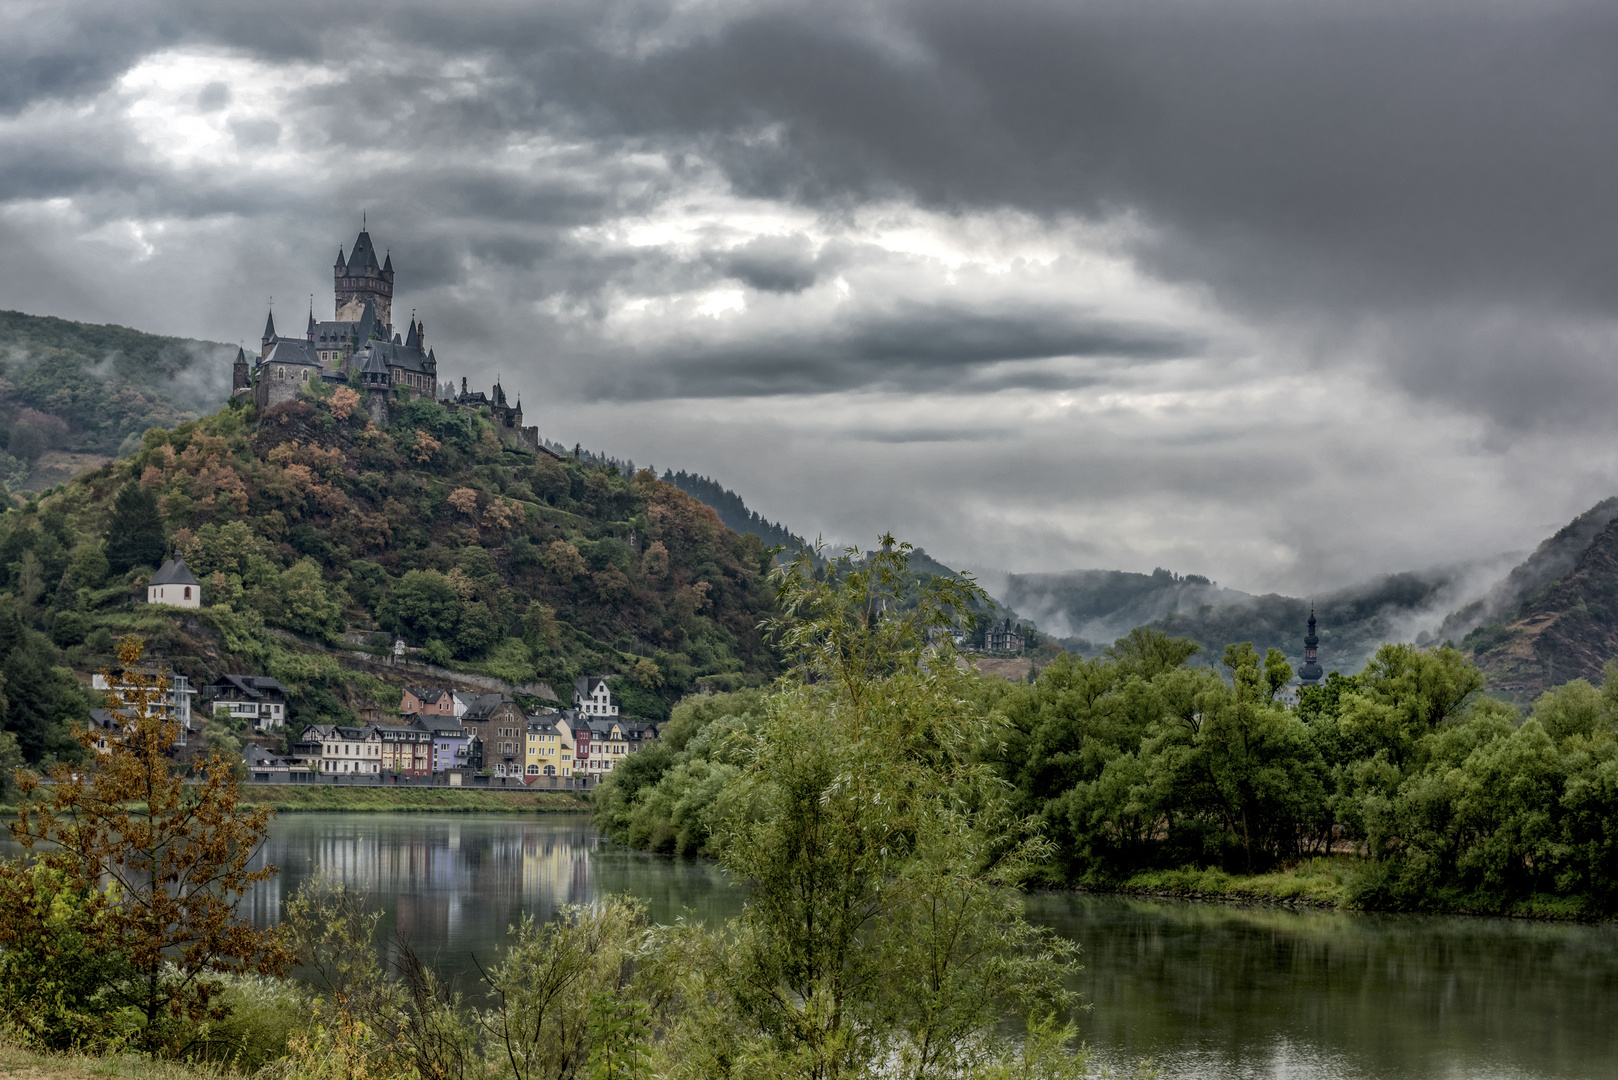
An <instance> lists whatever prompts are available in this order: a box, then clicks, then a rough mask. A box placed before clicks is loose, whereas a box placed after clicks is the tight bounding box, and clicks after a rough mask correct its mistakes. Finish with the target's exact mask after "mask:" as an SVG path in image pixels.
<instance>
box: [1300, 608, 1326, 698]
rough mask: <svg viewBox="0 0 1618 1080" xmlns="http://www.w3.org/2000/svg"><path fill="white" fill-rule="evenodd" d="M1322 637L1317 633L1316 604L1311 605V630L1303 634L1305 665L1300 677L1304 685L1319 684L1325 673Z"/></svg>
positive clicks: (1301, 669)
mask: <svg viewBox="0 0 1618 1080" xmlns="http://www.w3.org/2000/svg"><path fill="white" fill-rule="evenodd" d="M1319 650H1320V638H1319V637H1318V636H1317V635H1316V634H1315V605H1313V604H1310V605H1309V632H1308V633H1307V634H1305V635H1304V636H1303V667H1301V668H1299V669H1298V678H1299V680H1300V681H1301V682H1302V684H1303V685H1304V686H1319V685H1320V677H1321V675H1323V674H1324V672H1323V671H1322V670H1321V667H1320V662H1319V659H1318V657H1319Z"/></svg>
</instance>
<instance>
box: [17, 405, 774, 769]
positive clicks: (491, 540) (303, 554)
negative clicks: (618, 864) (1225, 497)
mask: <svg viewBox="0 0 1618 1080" xmlns="http://www.w3.org/2000/svg"><path fill="white" fill-rule="evenodd" d="M354 398H355V395H354V394H353V391H350V390H347V389H346V388H344V389H339V390H337V391H336V392H335V395H334V396H332V397H330V398H328V399H327V400H316V401H312V402H310V401H305V402H294V403H291V404H288V405H284V406H279V407H277V408H274V409H271V410H269V412H268V413H267V415H265V416H263V417H258V416H255V415H254V414H253V411H252V408H251V406H250V405H249V406H245V407H241V406H238V407H227V408H225V409H223V410H221V411H219V412H217V413H215V414H212V415H209V416H205V417H203V418H201V419H199V420H195V421H188V422H185V423H181V424H179V425H177V426H175V427H173V428H172V429H167V430H163V429H157V430H152V431H148V432H147V433H146V435H145V437H144V439H143V441H142V443H141V445H140V447H139V449H138V450H137V451H136V452H135V453H133V454H130V455H128V456H126V457H123V458H121V459H119V460H117V461H114V462H111V463H109V464H107V465H105V466H103V467H101V468H98V469H95V470H93V471H91V472H89V473H86V474H84V475H83V476H81V477H79V478H78V479H76V480H74V481H72V482H70V483H68V484H66V485H64V486H62V487H61V488H60V489H57V490H55V491H53V492H52V493H51V494H49V495H46V496H45V497H43V498H41V499H39V500H38V501H36V502H30V503H28V504H27V505H26V506H25V507H23V508H21V509H17V510H12V511H10V512H8V513H6V514H4V515H3V516H0V568H3V571H0V572H3V573H4V574H5V575H6V582H5V586H4V591H5V592H6V593H7V594H9V595H6V596H0V648H3V649H4V655H3V656H0V669H3V670H0V676H4V678H5V680H6V681H5V690H6V700H7V703H8V704H7V706H6V712H5V715H4V722H5V725H6V726H7V727H18V728H20V727H23V726H28V725H32V727H33V728H34V729H37V730H34V731H32V733H31V734H29V735H28V739H27V740H25V750H26V752H27V753H28V754H29V755H30V756H31V757H36V758H37V757H39V756H42V755H48V754H49V753H52V752H57V751H60V750H61V740H60V738H59V736H60V734H61V730H60V728H61V725H62V724H63V723H64V722H65V721H67V720H68V719H70V714H72V713H73V712H75V711H76V710H82V709H83V707H84V703H83V701H82V700H81V698H80V697H76V696H75V690H74V687H73V686H72V680H71V679H67V680H65V681H64V680H63V679H62V678H58V677H57V676H55V675H52V674H51V667H52V665H62V666H66V667H70V668H72V669H74V670H76V671H79V672H86V671H90V670H94V669H95V668H97V667H99V666H100V665H102V664H104V663H106V662H107V660H108V659H109V655H110V650H111V645H112V642H113V640H114V639H115V638H116V637H117V636H118V635H121V634H123V633H126V632H130V631H134V632H139V633H141V634H143V635H144V636H146V637H148V638H149V639H150V640H151V643H152V647H153V649H154V650H155V652H156V653H157V655H159V656H160V657H161V658H163V659H164V660H166V661H169V662H172V663H173V664H174V665H175V666H176V667H177V668H178V670H179V671H180V672H181V673H183V674H186V675H188V676H190V677H191V679H192V681H193V683H194V684H197V685H200V684H202V683H205V682H207V681H209V680H211V679H212V678H214V677H215V676H217V675H219V674H221V673H223V672H226V671H230V672H238V673H240V672H257V673H266V674H270V675H273V676H275V677H276V678H278V679H280V680H281V681H282V682H284V683H288V684H289V685H290V686H292V687H293V689H294V694H295V701H294V704H295V707H296V709H297V713H298V715H297V719H298V720H299V721H301V722H310V721H313V720H315V719H345V718H348V717H351V716H352V715H353V712H354V710H355V709H356V708H358V707H360V706H363V705H367V704H376V705H381V706H383V707H388V706H392V705H396V704H397V697H396V696H394V698H393V700H392V701H389V700H387V696H388V695H389V694H390V693H393V691H392V690H389V689H386V688H383V687H379V686H378V685H377V684H376V683H375V680H374V679H373V680H371V681H369V682H367V681H366V679H364V678H362V677H360V676H358V675H356V674H355V673H354V672H351V671H348V670H345V669H344V662H341V661H339V660H338V659H337V657H338V656H339V655H340V654H339V653H338V652H336V651H334V650H335V649H336V648H337V647H341V648H355V647H358V648H360V649H362V650H363V649H366V648H369V649H372V650H373V651H375V652H376V653H378V654H383V653H385V652H386V648H385V646H386V643H388V642H389V641H391V639H392V637H393V635H399V636H402V637H403V638H404V640H405V641H406V642H407V643H408V644H409V645H411V646H414V647H416V648H418V649H420V650H421V652H420V653H419V654H417V658H418V659H421V660H430V661H432V662H434V663H436V664H439V665H442V666H446V667H450V668H459V669H461V670H464V671H466V672H469V673H481V674H484V675H488V676H493V677H497V678H500V679H502V680H505V681H507V682H509V683H511V684H514V685H521V684H528V683H532V682H534V681H536V680H542V681H545V682H548V683H549V684H550V685H551V686H553V687H555V688H556V689H557V690H559V691H561V692H562V693H563V694H564V695H565V694H566V693H567V690H568V688H569V687H570V685H571V680H572V679H573V678H574V677H575V676H577V675H581V674H591V673H604V674H611V675H616V676H619V677H620V678H619V680H618V686H619V690H620V693H621V694H622V696H623V698H624V702H625V705H626V707H627V709H628V711H629V712H631V713H632V714H634V715H638V716H643V717H647V718H650V719H659V718H661V717H662V716H663V715H664V714H666V712H667V709H668V703H669V702H670V701H672V700H676V699H678V697H679V696H680V695H682V694H684V693H685V692H686V691H687V690H688V689H689V688H690V687H691V686H692V685H693V684H694V683H696V682H698V681H699V680H700V681H702V682H704V683H707V684H709V685H713V686H717V687H720V688H724V687H727V686H740V685H747V684H749V683H757V682H762V681H763V680H764V679H766V678H767V677H769V676H770V675H772V674H773V672H774V658H773V654H772V652H771V650H770V648H769V647H768V646H767V645H766V643H765V641H764V640H763V638H762V636H761V633H760V631H759V629H758V625H759V622H760V621H761V620H762V619H763V618H765V617H766V616H767V615H768V614H769V612H770V611H771V610H772V603H773V600H772V596H771V593H770V590H769V588H768V585H767V583H766V581H765V578H764V572H765V570H766V568H767V565H768V559H767V556H766V554H765V550H764V546H763V544H762V543H761V542H760V541H759V540H758V538H756V537H753V536H739V535H738V534H736V533H735V532H733V531H732V530H730V529H729V528H726V527H725V526H724V524H723V523H722V522H721V521H720V520H719V518H718V516H717V515H716V514H715V513H714V512H713V511H712V510H710V509H709V508H707V507H705V506H703V505H702V504H701V503H699V502H698V501H696V500H695V499H692V498H691V497H689V496H688V495H686V494H685V493H684V492H682V491H680V490H679V489H678V488H676V487H674V486H673V485H671V484H664V483H661V482H659V481H658V480H657V479H656V478H655V477H654V476H653V475H652V474H651V473H650V472H646V471H641V472H639V473H637V474H635V475H633V476H630V477H625V476H623V475H621V474H620V472H619V471H618V470H617V469H614V468H611V467H607V466H586V465H583V464H581V463H577V462H572V461H561V462H559V461H557V460H555V459H554V458H552V457H549V456H546V455H534V454H528V453H519V452H517V451H513V450H509V449H506V448H504V447H503V446H502V444H501V443H500V441H499V439H498V438H497V436H496V433H495V430H494V427H493V425H492V423H491V422H490V421H489V420H488V419H487V418H486V417H484V416H481V415H476V414H471V413H467V412H458V411H455V410H452V409H447V408H445V407H444V406H441V405H439V404H438V403H436V402H432V401H414V402H410V403H408V404H404V405H396V406H395V413H394V421H393V422H392V423H391V424H390V425H389V426H388V427H387V428H386V429H382V428H378V427H376V426H374V425H373V424H371V423H370V422H369V421H368V420H367V419H365V416H364V412H363V410H361V409H359V408H356V407H355V406H354ZM173 548H178V549H179V550H180V551H181V552H182V553H183V554H184V556H185V558H186V562H187V563H188V565H189V566H190V568H191V569H192V571H193V572H194V573H195V574H196V576H197V577H198V578H199V579H200V580H201V581H202V583H203V589H204V597H205V600H206V603H207V606H206V607H205V608H204V609H202V611H201V612H200V613H182V612H180V611H177V610H173V609H162V608H154V607H148V606H147V605H145V604H144V602H143V600H144V590H143V588H142V583H143V582H144V581H145V580H146V579H147V577H149V576H150V574H151V573H152V571H153V569H154V568H155V566H156V564H157V562H158V561H159V560H160V559H161V558H162V556H163V553H164V551H165V550H168V549H173ZM271 631H280V632H282V633H281V635H280V636H277V634H275V633H272V632H271ZM367 634H369V635H370V636H369V637H367ZM291 635H296V636H297V638H296V639H293V638H292V637H291ZM25 714H26V715H25ZM53 740H54V742H53ZM53 747H55V749H54V750H53V749H52V748H53Z"/></svg>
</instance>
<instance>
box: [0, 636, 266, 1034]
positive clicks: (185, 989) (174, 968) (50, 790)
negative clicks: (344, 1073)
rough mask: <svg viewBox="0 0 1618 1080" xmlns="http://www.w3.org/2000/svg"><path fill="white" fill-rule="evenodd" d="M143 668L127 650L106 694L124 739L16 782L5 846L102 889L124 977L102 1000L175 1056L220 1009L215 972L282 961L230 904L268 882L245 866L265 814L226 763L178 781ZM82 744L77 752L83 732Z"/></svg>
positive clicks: (156, 683) (156, 698) (134, 646)
mask: <svg viewBox="0 0 1618 1080" xmlns="http://www.w3.org/2000/svg"><path fill="white" fill-rule="evenodd" d="M140 658H141V645H140V643H139V642H138V641H137V640H135V639H127V640H126V641H125V642H124V644H123V647H122V648H121V649H120V652H119V663H120V667H121V674H120V676H119V678H118V680H117V681H116V683H115V685H119V686H121V687H122V688H123V689H122V690H121V691H119V692H115V693H114V695H113V696H114V697H115V698H117V699H119V700H118V702H117V704H118V708H117V709H116V710H115V712H114V716H115V717H116V719H117V722H118V723H119V724H120V726H121V727H122V729H123V734H122V736H121V737H115V738H112V739H110V740H109V750H108V752H107V753H105V754H102V755H100V756H99V757H98V759H97V760H96V761H95V763H94V765H93V767H91V768H88V769H85V768H75V767H70V766H67V765H58V766H56V767H55V768H53V769H52V770H51V775H50V779H51V782H50V783H49V784H44V785H42V784H41V782H40V779H39V777H38V776H37V775H35V774H32V773H21V774H19V777H18V783H19V785H20V786H21V788H22V790H23V793H24V795H25V797H26V800H25V801H24V802H23V804H22V805H21V806H20V807H19V808H18V815H17V820H16V821H15V823H13V825H12V835H13V836H14V837H16V839H17V840H18V842H20V843H21V844H22V845H23V847H24V848H25V849H26V850H27V851H29V852H30V853H33V854H34V857H35V858H36V860H37V862H38V863H39V865H42V866H44V867H46V868H47V869H49V870H50V871H52V872H53V873H56V874H59V875H60V876H61V880H62V883H63V885H64V887H66V888H68V889H71V890H74V891H76V892H80V893H88V892H95V891H98V890H103V889H106V890H107V898H106V901H105V904H104V907H103V908H102V909H101V910H100V911H98V917H99V918H101V919H104V920H105V937H104V938H103V939H102V940H103V941H104V942H105V945H106V947H107V948H109V949H111V950H112V951H113V952H115V953H119V954H122V955H124V956H126V957H127V959H128V964H129V968H130V977H129V978H127V979H124V980H118V981H115V982H113V983H112V984H111V986H112V992H113V993H114V994H115V995H116V997H117V999H118V1000H119V1001H120V1003H121V1004H125V1005H128V1006H130V1007H132V1008H133V1009H134V1010H135V1012H136V1013H137V1014H138V1030H137V1032H136V1035H135V1037H136V1039H137V1041H138V1042H139V1043H140V1045H142V1046H144V1047H146V1048H148V1049H152V1050H159V1049H162V1050H169V1051H183V1050H185V1049H187V1046H186V1040H187V1038H188V1037H189V1035H190V1029H189V1027H188V1025H189V1024H194V1023H195V1022H197V1021H200V1020H212V1021H218V1020H222V1019H223V1018H224V1017H225V1015H226V1013H227V1011H228V1007H227V1005H226V1004H225V1002H224V1001H223V1000H222V999H220V998H219V997H218V995H219V991H220V990H221V987H222V984H221V983H220V981H219V980H218V979H217V978H216V977H215V976H216V975H217V974H219V973H245V972H260V973H267V974H277V973H279V972H280V971H282V970H283V969H284V968H285V966H286V963H287V960H288V955H287V953H286V951H285V949H284V948H283V946H282V944H281V941H280V937H279V935H278V934H277V933H275V932H274V931H263V930H258V929H256V928H254V927H253V926H252V925H251V924H250V923H248V922H246V921H244V920H243V919H241V918H240V917H239V915H238V912H237V906H236V905H237V902H238V901H239V900H240V898H241V897H242V895H243V894H245V893H246V891H247V890H248V889H249V888H250V887H251V886H252V885H253V884H254V883H256V882H259V881H264V880H267V879H269V878H270V877H272V876H273V875H274V874H275V872H276V871H275V868H274V867H273V866H267V867H263V868H260V869H258V870H253V869H250V866H251V863H252V861H253V858H254V856H255V855H256V853H257V851H258V847H259V845H260V843H262V841H263V838H264V834H265V829H266V827H267V825H268V822H269V817H270V811H269V810H267V809H259V810H251V811H248V810H243V809H241V808H239V807H238V806H237V783H236V777H235V773H234V770H233V768H232V764H233V763H231V762H228V761H225V760H223V759H221V758H219V757H217V756H215V757H211V758H209V759H208V760H207V761H206V762H205V763H203V765H202V766H201V768H200V769H199V774H198V781H197V782H196V783H193V784H187V783H185V781H184V779H183V778H182V777H181V776H180V775H179V773H178V772H177V770H176V769H175V768H174V766H173V763H172V762H171V761H170V759H169V757H168V753H169V751H170V750H171V749H172V748H173V746H174V743H175V741H176V738H177V737H178V734H179V725H178V721H176V720H175V719H173V718H172V717H171V716H168V715H165V714H164V713H163V712H162V711H160V710H159V709H158V708H157V705H158V703H159V702H160V701H161V699H162V694H163V692H164V690H165V685H164V683H163V681H162V680H161V678H155V677H152V676H150V675H147V674H145V673H144V672H142V671H141V669H140ZM104 674H106V676H107V678H108V680H109V682H113V681H114V679H113V674H112V671H111V670H110V669H109V670H108V671H106V672H105V673H104ZM81 740H82V742H83V743H84V744H85V745H86V746H87V747H88V746H89V745H90V742H91V735H90V733H89V732H84V733H83V734H82V735H81ZM36 847H37V848H41V850H39V851H38V852H37V853H36V852H35V848H36ZM103 882H108V883H110V885H106V886H104V885H103V884H102V883H103ZM11 915H12V913H10V912H7V913H4V914H0V918H5V917H11Z"/></svg>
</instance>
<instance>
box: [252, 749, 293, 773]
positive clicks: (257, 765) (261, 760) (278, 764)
mask: <svg viewBox="0 0 1618 1080" xmlns="http://www.w3.org/2000/svg"><path fill="white" fill-rule="evenodd" d="M242 763H243V764H244V765H246V766H247V767H248V768H249V769H289V768H291V765H289V764H288V763H287V761H286V759H285V758H279V757H276V756H275V755H274V754H272V753H270V752H269V751H268V750H266V749H264V748H263V747H262V746H259V745H257V744H255V743H248V744H247V745H246V746H244V747H242Z"/></svg>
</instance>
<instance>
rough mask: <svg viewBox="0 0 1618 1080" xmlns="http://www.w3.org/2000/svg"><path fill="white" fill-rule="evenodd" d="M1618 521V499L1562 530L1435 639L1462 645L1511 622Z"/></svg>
mask: <svg viewBox="0 0 1618 1080" xmlns="http://www.w3.org/2000/svg"><path fill="white" fill-rule="evenodd" d="M1614 518H1618V496H1614V497H1613V498H1610V499H1603V500H1602V501H1601V502H1598V503H1596V504H1595V505H1594V506H1592V507H1591V508H1590V509H1588V510H1586V511H1585V512H1584V513H1582V514H1580V515H1579V516H1578V517H1576V518H1574V519H1573V520H1572V521H1570V522H1568V524H1566V525H1564V526H1563V527H1562V528H1560V529H1558V530H1557V531H1556V533H1555V535H1553V536H1551V537H1549V538H1548V539H1546V540H1545V541H1544V542H1543V543H1542V544H1540V545H1539V547H1537V548H1535V549H1534V553H1533V554H1532V555H1530V556H1528V558H1527V559H1525V560H1523V562H1522V563H1521V564H1520V565H1518V566H1517V567H1515V568H1514V569H1513V570H1512V571H1511V573H1509V574H1507V575H1506V577H1505V578H1504V580H1502V581H1500V582H1499V583H1498V584H1496V585H1495V586H1494V587H1493V588H1492V589H1490V590H1489V591H1488V593H1486V594H1485V595H1484V596H1483V597H1482V598H1480V599H1478V600H1476V601H1474V602H1472V603H1470V604H1467V605H1466V606H1465V607H1462V608H1460V609H1458V610H1456V611H1454V612H1451V613H1450V615H1449V616H1448V617H1446V618H1445V619H1444V621H1443V623H1442V624H1441V625H1440V626H1439V628H1438V631H1437V633H1436V634H1435V635H1434V636H1435V637H1437V638H1438V639H1439V640H1441V641H1460V640H1461V639H1462V638H1464V637H1465V636H1466V635H1467V634H1470V633H1471V632H1472V631H1473V630H1475V629H1477V628H1478V627H1480V626H1485V625H1488V624H1491V623H1497V622H1500V621H1501V620H1504V619H1509V618H1510V617H1511V616H1512V615H1513V613H1514V612H1515V611H1516V610H1517V609H1518V607H1520V606H1521V605H1522V603H1523V602H1524V601H1525V600H1527V599H1529V598H1530V597H1531V596H1533V595H1534V594H1535V593H1537V592H1539V591H1540V590H1541V589H1544V588H1545V587H1546V586H1548V585H1550V584H1551V583H1552V582H1554V581H1556V580H1557V579H1559V578H1561V577H1562V576H1563V575H1565V574H1567V573H1568V572H1569V571H1571V570H1572V569H1573V568H1574V567H1575V566H1576V565H1578V562H1579V559H1580V557H1581V556H1582V555H1583V554H1584V552H1585V550H1586V549H1587V548H1589V546H1590V545H1591V543H1592V542H1594V540H1595V538H1596V537H1597V536H1599V535H1600V534H1601V532H1602V530H1604V529H1605V528H1606V527H1607V525H1608V523H1609V522H1611V521H1612V520H1613V519H1614Z"/></svg>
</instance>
